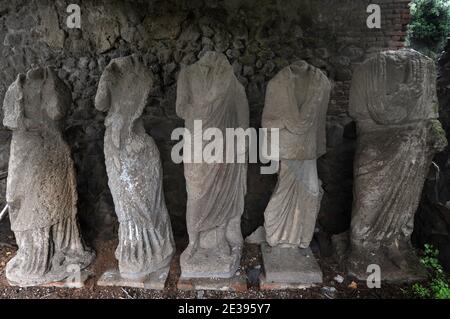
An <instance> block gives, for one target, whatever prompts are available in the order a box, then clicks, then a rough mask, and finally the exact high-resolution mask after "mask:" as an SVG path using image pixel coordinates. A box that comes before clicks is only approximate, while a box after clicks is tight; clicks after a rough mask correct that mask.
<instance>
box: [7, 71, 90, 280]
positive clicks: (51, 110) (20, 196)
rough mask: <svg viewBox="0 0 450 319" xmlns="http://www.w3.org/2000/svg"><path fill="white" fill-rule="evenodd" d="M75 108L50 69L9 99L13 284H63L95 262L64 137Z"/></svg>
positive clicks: (28, 79) (20, 83) (18, 86)
mask: <svg viewBox="0 0 450 319" xmlns="http://www.w3.org/2000/svg"><path fill="white" fill-rule="evenodd" d="M70 104H71V94H70V91H69V89H68V88H67V87H66V85H65V84H64V83H63V82H62V81H61V80H60V79H59V78H58V77H57V75H56V73H55V72H54V71H53V70H52V69H50V68H45V69H43V68H37V69H32V70H30V71H29V72H28V73H27V74H26V75H24V74H19V76H18V77H17V80H16V81H15V82H14V83H13V84H11V86H10V87H9V89H8V91H7V92H6V95H5V100H4V103H3V109H4V114H5V116H4V120H3V124H4V125H5V126H6V127H7V128H9V129H11V130H13V135H12V141H11V153H10V158H9V168H8V180H7V194H6V198H7V204H8V205H9V216H10V220H11V228H12V230H13V231H14V234H15V237H16V241H17V245H18V247H19V249H18V251H17V255H16V256H15V257H14V258H13V259H11V261H10V262H9V263H8V265H7V266H6V278H7V279H8V281H9V282H10V283H11V284H13V285H19V286H33V285H40V284H47V283H51V282H56V281H62V280H64V279H66V278H67V277H68V276H70V275H71V274H72V272H73V269H74V267H75V268H77V267H78V268H79V269H80V270H81V269H83V268H86V267H87V266H88V265H89V264H90V263H91V261H92V260H93V258H94V253H93V252H92V251H91V250H89V249H88V248H86V247H85V246H84V244H83V242H82V240H81V236H80V232H79V228H78V223H77V191H76V180H75V170H74V166H73V161H72V158H71V154H70V149H69V147H68V145H67V144H66V142H65V141H64V139H63V135H62V133H61V131H62V124H63V119H64V116H65V114H66V111H67V109H68V108H69V107H70Z"/></svg>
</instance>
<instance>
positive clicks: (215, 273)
mask: <svg viewBox="0 0 450 319" xmlns="http://www.w3.org/2000/svg"><path fill="white" fill-rule="evenodd" d="M176 111H177V114H178V116H180V117H181V118H183V119H184V120H185V126H186V129H188V130H189V131H190V132H191V135H193V132H194V120H201V121H202V126H203V130H206V129H208V128H217V129H219V130H220V131H221V132H222V133H223V136H224V140H226V138H225V129H226V128H243V129H244V130H245V129H247V128H248V125H249V111H248V102H247V98H246V95H245V90H244V87H243V86H242V85H241V84H240V83H239V81H238V80H237V78H236V76H235V75H234V73H233V68H232V66H231V65H230V64H229V62H228V60H227V59H226V57H225V56H224V55H223V54H221V53H215V52H207V53H206V54H205V55H204V56H203V57H202V58H201V59H200V60H199V61H198V62H197V63H195V64H193V65H191V66H189V67H187V68H185V69H184V70H182V71H181V72H180V74H179V78H178V88H177V103H176ZM193 138H195V137H194V136H193ZM203 145H204V144H203ZM187 151H188V150H187V149H186V144H185V149H184V152H187ZM194 151H198V150H194ZM200 151H202V150H200ZM236 152H237V150H236ZM192 155H193V154H192ZM224 157H225V153H224ZM191 158H193V156H191ZM184 174H185V178H186V188H187V195H188V202H187V212H186V217H187V228H188V233H189V246H188V248H187V249H186V250H185V251H184V252H183V254H182V255H181V269H182V275H183V276H185V277H231V276H233V275H234V274H235V272H236V270H237V268H238V266H239V263H240V257H241V249H242V244H243V240H242V234H241V216H242V214H243V211H244V197H245V194H246V179H247V164H246V163H225V160H224V161H223V163H205V162H203V163H187V162H185V163H184Z"/></svg>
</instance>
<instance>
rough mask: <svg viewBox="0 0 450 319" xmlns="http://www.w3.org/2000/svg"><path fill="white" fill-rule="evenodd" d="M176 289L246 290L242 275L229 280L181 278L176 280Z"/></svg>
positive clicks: (245, 282) (245, 281)
mask: <svg viewBox="0 0 450 319" xmlns="http://www.w3.org/2000/svg"><path fill="white" fill-rule="evenodd" d="M177 288H178V289H180V290H218V291H234V292H244V291H246V290H247V279H246V277H245V275H242V274H239V275H235V276H233V277H231V278H185V277H183V276H182V277H180V279H179V280H178V283H177Z"/></svg>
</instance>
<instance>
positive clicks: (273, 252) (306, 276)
mask: <svg viewBox="0 0 450 319" xmlns="http://www.w3.org/2000/svg"><path fill="white" fill-rule="evenodd" d="M261 252H262V258H263V263H264V276H263V277H262V280H261V283H262V284H263V286H265V289H270V288H271V287H272V288H273V289H288V288H292V287H294V288H306V287H311V286H313V285H315V284H319V283H322V271H321V270H320V267H319V264H318V263H317V261H316V259H315V257H314V255H313V253H312V251H311V249H310V248H306V249H300V248H297V247H290V248H283V247H280V246H276V247H270V246H269V245H267V244H263V245H261Z"/></svg>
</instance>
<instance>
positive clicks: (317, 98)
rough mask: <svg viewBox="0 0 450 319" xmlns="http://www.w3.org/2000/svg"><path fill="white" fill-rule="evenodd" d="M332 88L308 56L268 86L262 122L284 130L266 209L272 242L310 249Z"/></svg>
mask: <svg viewBox="0 0 450 319" xmlns="http://www.w3.org/2000/svg"><path fill="white" fill-rule="evenodd" d="M330 90H331V85H330V82H329V81H328V79H327V77H326V76H325V75H324V74H323V73H322V72H321V71H320V70H319V69H317V68H315V67H313V66H311V65H309V64H308V63H306V62H304V61H298V62H295V63H293V64H292V65H290V66H288V67H286V68H284V69H283V70H281V71H280V72H279V73H278V74H277V75H276V76H275V77H274V78H273V79H272V80H271V81H270V82H269V85H268V87H267V93H266V102H265V107H264V112H263V117H262V126H263V127H264V128H268V129H279V130H280V133H279V135H280V141H279V144H280V152H279V156H280V161H281V165H280V172H279V178H278V183H277V186H276V188H275V191H274V194H273V195H272V198H271V199H270V202H269V204H268V206H267V208H266V210H265V212H264V217H265V222H264V226H265V230H266V240H267V242H268V244H269V245H271V246H277V245H281V246H287V247H301V248H307V247H308V246H309V244H310V241H311V239H312V236H313V233H314V227H315V223H316V218H317V214H318V212H319V209H320V201H321V197H322V190H321V186H320V180H319V177H318V174H317V164H316V161H317V158H319V157H320V156H322V155H323V154H325V152H326V138H325V124H326V114H327V109H328V102H329V97H330ZM265 142H267V141H265ZM274 160H277V159H274Z"/></svg>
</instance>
